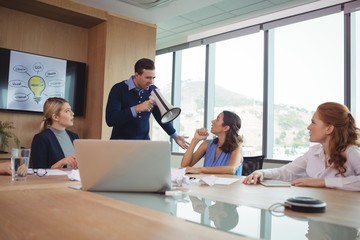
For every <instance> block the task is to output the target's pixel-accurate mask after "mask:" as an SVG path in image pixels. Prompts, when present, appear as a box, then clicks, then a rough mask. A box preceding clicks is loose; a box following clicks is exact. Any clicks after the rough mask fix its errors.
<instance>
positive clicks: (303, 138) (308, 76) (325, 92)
mask: <svg viewBox="0 0 360 240" xmlns="http://www.w3.org/2000/svg"><path fill="white" fill-rule="evenodd" d="M273 31H274V49H273V50H274V76H273V80H274V93H273V94H274V113H273V115H274V125H273V126H269V127H270V128H273V130H274V131H273V132H274V134H273V136H270V137H273V143H274V146H269V148H271V150H272V151H273V152H272V154H271V152H270V155H272V156H268V157H273V158H275V159H287V160H293V159H294V158H295V157H297V156H299V155H301V154H303V153H304V152H305V151H306V150H307V149H308V147H309V144H310V143H309V135H308V130H307V126H308V124H309V123H310V120H311V117H312V114H313V112H314V111H315V110H316V107H317V106H318V105H319V104H321V103H323V102H327V101H335V102H340V103H343V102H344V100H343V99H344V97H343V93H344V85H343V84H344V64H343V62H344V57H343V52H344V47H343V45H344V43H343V14H342V13H339V14H333V15H329V16H325V17H320V18H316V19H313V20H308V21H304V22H300V23H296V24H291V25H287V26H284V27H280V28H276V29H274V30H273ZM271 79H272V76H270V80H271Z"/></svg>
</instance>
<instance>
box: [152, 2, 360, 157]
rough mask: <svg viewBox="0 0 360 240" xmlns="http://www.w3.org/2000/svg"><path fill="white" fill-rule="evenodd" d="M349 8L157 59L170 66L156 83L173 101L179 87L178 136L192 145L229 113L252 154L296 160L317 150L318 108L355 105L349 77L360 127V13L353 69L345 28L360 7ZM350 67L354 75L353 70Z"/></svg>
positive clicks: (214, 40)
mask: <svg viewBox="0 0 360 240" xmlns="http://www.w3.org/2000/svg"><path fill="white" fill-rule="evenodd" d="M352 3H354V4H356V2H352ZM346 6H347V5H346ZM356 6H357V5H356ZM341 9H342V6H341V5H336V6H333V7H330V8H325V9H321V10H319V11H316V12H310V13H305V14H301V15H296V16H293V17H289V18H286V19H279V20H277V21H273V22H268V23H263V24H261V26H260V25H259V26H254V28H251V30H249V31H245V32H243V33H244V34H245V35H242V34H238V33H240V32H241V30H244V29H239V31H238V32H229V33H225V34H224V35H219V36H213V37H210V38H209V39H207V38H205V39H203V40H201V41H200V40H199V41H198V42H196V43H194V42H192V43H191V44H188V45H187V46H190V45H191V46H194V45H196V44H200V42H201V43H202V44H204V45H201V46H198V47H191V48H187V49H183V50H175V52H173V54H172V53H169V54H168V53H166V54H162V55H159V56H158V57H157V59H158V58H159V59H160V58H162V59H164V61H163V62H162V61H161V60H157V74H158V76H157V80H156V84H157V85H158V86H159V87H160V88H163V86H160V83H159V82H160V81H161V80H160V78H163V79H166V81H167V82H166V81H165V82H166V84H167V85H166V86H167V87H164V89H167V90H162V91H163V92H165V91H168V92H166V94H165V95H166V96H167V98H169V99H170V97H171V94H170V89H173V92H172V94H173V96H172V97H173V99H174V101H175V104H174V106H179V107H180V108H181V109H182V112H181V114H180V117H179V118H177V119H176V120H175V121H174V122H175V126H176V129H177V130H178V133H180V134H182V135H187V136H189V137H190V138H189V139H188V140H189V141H191V138H192V136H193V134H194V131H195V129H197V128H200V127H207V128H209V129H210V127H211V123H210V121H211V120H212V119H214V118H216V116H217V115H218V114H219V113H220V112H221V111H223V110H230V111H234V112H236V113H237V114H238V115H239V116H240V118H241V120H242V127H241V130H240V134H241V135H242V136H243V137H244V144H243V151H244V155H260V154H264V155H265V156H266V158H267V159H278V160H294V159H295V158H296V157H298V156H300V155H302V154H303V153H304V152H305V151H307V150H308V148H309V146H310V145H311V144H312V143H310V142H309V132H308V130H307V127H308V125H309V124H310V122H311V118H312V115H313V114H314V112H315V110H316V107H317V106H318V105H319V104H321V103H323V102H328V101H335V102H339V103H345V102H348V100H349V99H348V98H349V97H348V96H344V92H345V86H346V87H348V85H345V83H346V84H347V83H348V82H345V80H347V78H346V79H345V77H344V76H348V75H349V74H350V76H351V80H352V81H351V84H350V87H349V88H350V91H351V99H350V100H349V101H350V102H351V111H352V112H353V113H354V116H355V118H356V120H357V123H358V125H359V124H360V104H359V103H358V102H359V101H358V100H359V98H360V87H359V85H360V69H359V67H358V66H359V62H360V46H359V39H360V28H359V26H360V12H359V11H358V12H352V13H351V21H350V29H351V31H350V32H351V60H350V61H351V68H348V66H345V65H344V62H347V61H345V57H346V56H345V54H344V52H345V48H344V46H345V41H344V36H345V38H346V40H348V37H349V36H348V34H346V35H345V34H344V33H345V30H344V26H345V23H346V27H348V26H349V25H347V23H348V22H349V21H348V19H349V18H347V15H345V17H344V13H346V14H347V13H349V12H351V11H353V10H354V9H356V7H355V8H354V6H353V5H351V6H349V7H348V8H347V9H348V10H347V11H348V12H344V11H343V10H341ZM314 17H316V18H314ZM309 19H310V20H309ZM344 19H346V22H345V21H344ZM260 29H264V30H263V31H262V30H260ZM347 29H348V28H347ZM346 32H348V31H346ZM240 35H242V36H240ZM239 36H240V37H239ZM224 39H227V40H224ZM264 40H265V41H264ZM347 42H348V41H346V43H347ZM187 46H185V45H181V46H177V47H173V48H172V49H181V48H183V47H187ZM346 47H348V45H346ZM171 51H173V50H171ZM160 52H166V51H164V50H161V51H160ZM172 56H174V57H172ZM165 59H166V60H165ZM264 59H265V61H264ZM347 59H348V58H347ZM347 59H346V60H347ZM160 64H161V66H162V65H163V66H164V67H160V66H159V65H160ZM172 64H173V65H172ZM345 67H346V68H345ZM165 69H166V71H167V73H161V75H160V72H159V71H163V70H165ZM170 69H172V71H170ZM347 69H351V70H352V72H351V73H349V72H345V70H346V71H347ZM345 73H346V74H345ZM163 75H164V77H162V76H163ZM171 77H173V85H172V84H171V81H170V80H169V79H171ZM344 79H345V80H344ZM346 90H347V91H348V90H349V89H346ZM264 110H266V112H263V111H264ZM157 131H158V132H159V133H157ZM160 132H161V134H163V135H164V133H163V131H162V130H161V129H160V130H156V127H154V128H153V139H156V138H155V137H157V136H160V135H159V134H160ZM165 139H168V138H167V136H166V134H165ZM180 151H182V152H183V150H182V149H180V148H179V147H178V146H177V145H176V144H174V146H173V152H180Z"/></svg>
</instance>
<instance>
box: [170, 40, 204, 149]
mask: <svg viewBox="0 0 360 240" xmlns="http://www.w3.org/2000/svg"><path fill="white" fill-rule="evenodd" d="M205 57H206V55H205V46H199V47H194V48H189V49H186V50H182V51H181V64H180V66H181V67H180V68H181V69H180V76H179V77H180V81H181V90H180V91H181V99H180V108H181V114H180V117H179V118H180V133H181V134H184V135H187V136H189V139H188V140H189V141H191V139H192V137H193V135H194V132H195V129H197V128H200V127H203V126H204V98H205V97H204V89H205V88H204V87H205ZM177 80H178V79H177ZM178 149H179V151H180V152H184V150H182V149H181V148H178Z"/></svg>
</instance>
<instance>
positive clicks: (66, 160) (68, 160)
mask: <svg viewBox="0 0 360 240" xmlns="http://www.w3.org/2000/svg"><path fill="white" fill-rule="evenodd" d="M62 161H63V163H64V165H70V166H71V167H73V168H77V167H78V164H77V161H76V158H75V156H74V155H69V156H67V157H66V158H63V159H62Z"/></svg>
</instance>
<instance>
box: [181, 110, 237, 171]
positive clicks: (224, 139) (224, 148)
mask: <svg viewBox="0 0 360 240" xmlns="http://www.w3.org/2000/svg"><path fill="white" fill-rule="evenodd" d="M211 123H212V126H211V133H212V134H214V135H216V136H217V137H216V138H215V139H213V140H206V139H207V137H208V136H209V133H208V131H207V129H206V128H200V129H197V130H196V131H195V135H194V138H193V139H192V141H191V143H190V146H189V147H188V149H187V150H186V152H185V154H184V156H183V158H182V160H181V167H182V168H186V173H220V174H221V173H222V174H235V175H241V172H242V165H241V164H242V161H243V157H242V151H241V143H242V141H243V140H242V138H241V136H239V134H238V132H239V130H240V128H241V120H240V117H239V116H238V115H236V114H235V113H233V112H229V111H223V112H222V113H220V114H219V115H218V116H217V118H216V119H215V120H212V121H211ZM202 140H204V141H203V142H202V143H201V144H200V146H199V147H198V149H197V150H196V151H195V152H194V150H195V147H196V145H197V144H198V143H199V142H200V141H202ZM204 156H205V159H204V166H203V167H193V166H194V165H195V164H196V163H197V162H198V161H199V160H200V159H201V158H202V157H204Z"/></svg>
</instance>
